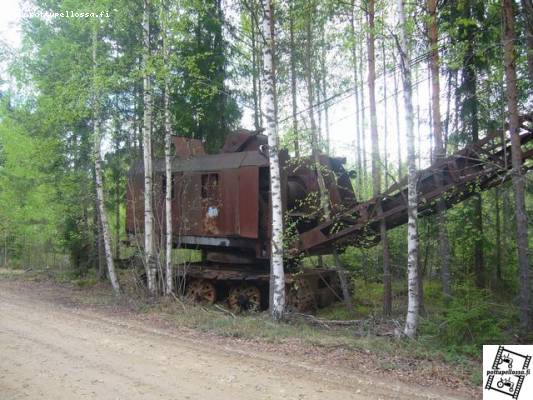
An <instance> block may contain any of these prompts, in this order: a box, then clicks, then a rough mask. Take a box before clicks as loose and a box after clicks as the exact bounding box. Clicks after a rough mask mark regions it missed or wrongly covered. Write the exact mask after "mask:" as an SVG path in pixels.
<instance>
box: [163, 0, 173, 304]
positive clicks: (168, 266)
mask: <svg viewBox="0 0 533 400" xmlns="http://www.w3.org/2000/svg"><path fill="white" fill-rule="evenodd" d="M161 11H162V12H161V24H162V29H161V34H162V42H163V43H162V47H163V48H162V51H163V69H164V71H163V73H164V82H165V88H164V95H163V107H164V119H165V182H166V185H165V278H166V280H165V293H166V294H167V295H169V294H171V293H172V291H173V290H174V285H173V274H172V189H173V187H172V185H173V182H172V154H171V150H172V129H171V124H170V109H169V106H170V84H169V80H170V77H169V71H168V61H169V60H168V55H169V54H168V19H167V18H168V9H167V10H165V2H163V7H162V10H161Z"/></svg>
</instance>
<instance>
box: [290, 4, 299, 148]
mask: <svg viewBox="0 0 533 400" xmlns="http://www.w3.org/2000/svg"><path fill="white" fill-rule="evenodd" d="M289 33H290V46H291V48H290V57H291V97H292V130H293V132H292V134H293V135H294V153H295V155H296V157H297V158H298V157H300V143H299V138H298V136H299V133H298V103H297V101H296V48H295V47H296V44H295V42H294V0H291V1H290V10H289Z"/></svg>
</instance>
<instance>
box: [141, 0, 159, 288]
mask: <svg viewBox="0 0 533 400" xmlns="http://www.w3.org/2000/svg"><path fill="white" fill-rule="evenodd" d="M142 29H143V59H142V63H143V102H144V121H143V162H144V252H145V268H146V277H147V279H148V290H149V291H150V293H155V292H156V266H155V257H154V212H153V208H152V205H153V201H152V194H153V192H152V93H151V90H152V89H151V82H150V72H149V66H148V61H149V58H150V0H144V1H143V20H142Z"/></svg>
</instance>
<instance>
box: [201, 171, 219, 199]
mask: <svg viewBox="0 0 533 400" xmlns="http://www.w3.org/2000/svg"><path fill="white" fill-rule="evenodd" d="M217 198H218V174H202V199H217Z"/></svg>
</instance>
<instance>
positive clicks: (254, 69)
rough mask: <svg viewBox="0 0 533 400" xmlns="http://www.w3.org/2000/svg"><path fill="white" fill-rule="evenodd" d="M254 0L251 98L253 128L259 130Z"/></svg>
mask: <svg viewBox="0 0 533 400" xmlns="http://www.w3.org/2000/svg"><path fill="white" fill-rule="evenodd" d="M255 16H256V15H255V0H250V26H251V29H250V30H251V33H252V85H253V98H254V128H255V130H256V131H257V130H259V128H260V127H261V124H260V114H261V108H260V104H259V94H258V87H257V80H258V70H259V68H258V65H257V58H258V57H257V39H256V36H255V34H256V24H255Z"/></svg>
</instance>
